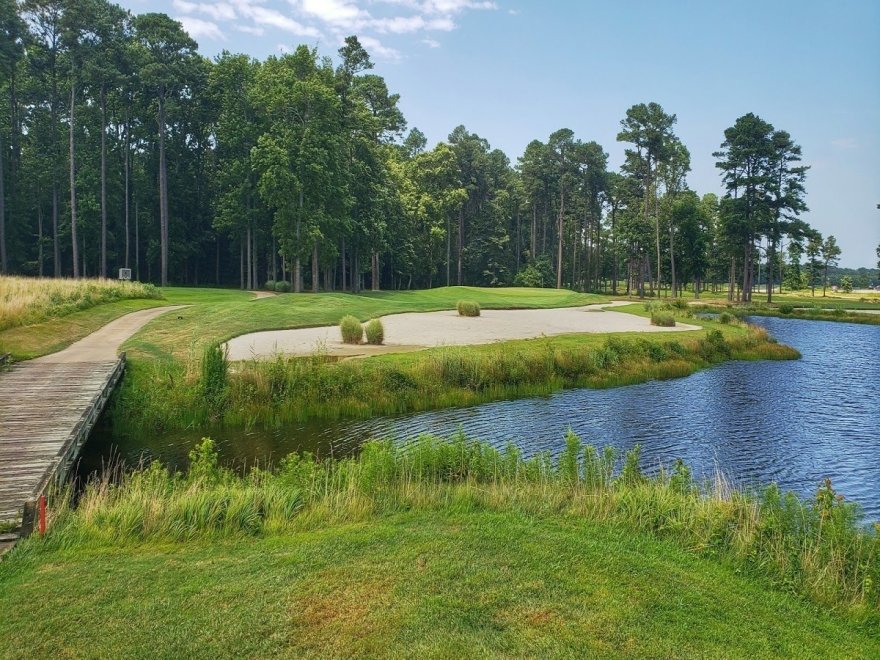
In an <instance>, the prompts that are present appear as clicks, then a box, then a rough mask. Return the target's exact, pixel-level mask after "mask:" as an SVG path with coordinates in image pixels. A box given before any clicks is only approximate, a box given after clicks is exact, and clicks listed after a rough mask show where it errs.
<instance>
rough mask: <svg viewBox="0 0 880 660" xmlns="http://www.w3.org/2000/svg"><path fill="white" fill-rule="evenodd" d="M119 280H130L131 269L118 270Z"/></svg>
mask: <svg viewBox="0 0 880 660" xmlns="http://www.w3.org/2000/svg"><path fill="white" fill-rule="evenodd" d="M119 279H120V280H130V279H131V268H120V269H119Z"/></svg>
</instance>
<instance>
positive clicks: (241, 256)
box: [238, 236, 245, 291]
mask: <svg viewBox="0 0 880 660" xmlns="http://www.w3.org/2000/svg"><path fill="white" fill-rule="evenodd" d="M244 243H245V237H244V236H242V237H241V239H240V240H239V250H238V275H239V277H238V281H239V284H238V288H239V289H241V290H242V291H244V290H245V286H244V281H245V276H244V269H245V266H244Z"/></svg>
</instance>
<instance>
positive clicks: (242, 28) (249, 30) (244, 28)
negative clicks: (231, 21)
mask: <svg viewBox="0 0 880 660" xmlns="http://www.w3.org/2000/svg"><path fill="white" fill-rule="evenodd" d="M235 29H236V30H238V31H239V32H244V33H245V34H253V35H254V36H257V37H262V36H263V35H264V34H265V32H266V31H265V30H264V29H263V28H261V27H253V26H251V25H236V26H235Z"/></svg>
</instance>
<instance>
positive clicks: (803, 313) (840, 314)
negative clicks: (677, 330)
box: [695, 302, 880, 325]
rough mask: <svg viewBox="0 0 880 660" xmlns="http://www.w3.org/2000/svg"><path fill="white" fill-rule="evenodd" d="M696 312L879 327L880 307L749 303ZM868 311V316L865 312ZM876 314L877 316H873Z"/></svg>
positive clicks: (872, 305) (832, 304) (842, 304)
mask: <svg viewBox="0 0 880 660" xmlns="http://www.w3.org/2000/svg"><path fill="white" fill-rule="evenodd" d="M695 309H696V311H704V312H720V311H726V312H728V313H731V314H735V315H736V316H738V317H744V316H773V317H777V318H789V319H802V320H805V321H837V322H842V323H861V324H864V325H880V307H878V305H876V304H871V303H863V304H859V303H849V304H847V303H838V304H836V305H835V304H834V303H815V304H812V305H811V304H807V303H803V302H797V303H788V302H783V303H778V304H772V305H768V304H767V303H751V304H747V305H732V306H729V307H728V306H721V305H702V306H699V307H696V308H695ZM868 312H872V313H868ZM874 312H877V313H874Z"/></svg>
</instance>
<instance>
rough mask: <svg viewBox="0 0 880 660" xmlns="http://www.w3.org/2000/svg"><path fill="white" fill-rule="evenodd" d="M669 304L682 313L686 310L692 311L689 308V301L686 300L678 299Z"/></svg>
mask: <svg viewBox="0 0 880 660" xmlns="http://www.w3.org/2000/svg"><path fill="white" fill-rule="evenodd" d="M669 304H670V305H672V306H673V307H674V308H675V309H679V310H681V311H685V310H688V309H690V307H689V306H688V303H687V300H685V299H683V298H676V299H675V300H673V301H672V302H671V303H669Z"/></svg>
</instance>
